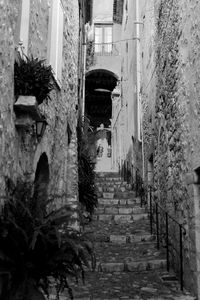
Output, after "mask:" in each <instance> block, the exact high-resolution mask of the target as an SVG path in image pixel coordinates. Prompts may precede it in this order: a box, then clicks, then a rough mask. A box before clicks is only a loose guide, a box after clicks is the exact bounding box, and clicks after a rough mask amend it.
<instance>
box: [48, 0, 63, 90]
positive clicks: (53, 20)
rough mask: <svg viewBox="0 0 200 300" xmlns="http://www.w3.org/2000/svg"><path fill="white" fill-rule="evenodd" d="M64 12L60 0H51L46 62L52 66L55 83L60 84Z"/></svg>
mask: <svg viewBox="0 0 200 300" xmlns="http://www.w3.org/2000/svg"><path fill="white" fill-rule="evenodd" d="M63 23H64V11H63V5H62V1H61V0H51V8H50V21H49V45H48V62H49V64H50V65H51V66H52V69H53V72H54V76H55V79H56V82H57V83H58V85H59V86H60V87H61V83H62V53H63V26H64V25H63Z"/></svg>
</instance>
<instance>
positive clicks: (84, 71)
mask: <svg viewBox="0 0 200 300" xmlns="http://www.w3.org/2000/svg"><path fill="white" fill-rule="evenodd" d="M86 52H87V44H86V32H84V41H83V103H82V105H83V106H82V120H84V117H85V74H86V55H87V53H86Z"/></svg>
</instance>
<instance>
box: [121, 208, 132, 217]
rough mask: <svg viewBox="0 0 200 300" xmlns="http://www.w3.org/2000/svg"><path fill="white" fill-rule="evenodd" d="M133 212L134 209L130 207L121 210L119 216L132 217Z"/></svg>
mask: <svg viewBox="0 0 200 300" xmlns="http://www.w3.org/2000/svg"><path fill="white" fill-rule="evenodd" d="M132 212H133V209H132V208H129V207H127V208H126V207H123V208H122V207H121V208H119V214H121V215H130V214H132Z"/></svg>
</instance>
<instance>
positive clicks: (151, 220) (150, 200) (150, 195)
mask: <svg viewBox="0 0 200 300" xmlns="http://www.w3.org/2000/svg"><path fill="white" fill-rule="evenodd" d="M149 204H150V227H151V234H153V211H152V194H151V186H149Z"/></svg>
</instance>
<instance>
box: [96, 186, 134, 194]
mask: <svg viewBox="0 0 200 300" xmlns="http://www.w3.org/2000/svg"><path fill="white" fill-rule="evenodd" d="M97 191H98V192H100V193H106V192H111V193H114V192H115V193H120V192H121V193H124V192H130V190H129V189H127V188H126V187H123V186H122V187H121V186H119V187H115V186H114V187H113V186H109V187H101V186H98V187H97Z"/></svg>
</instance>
